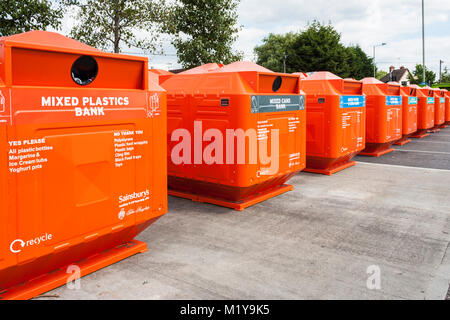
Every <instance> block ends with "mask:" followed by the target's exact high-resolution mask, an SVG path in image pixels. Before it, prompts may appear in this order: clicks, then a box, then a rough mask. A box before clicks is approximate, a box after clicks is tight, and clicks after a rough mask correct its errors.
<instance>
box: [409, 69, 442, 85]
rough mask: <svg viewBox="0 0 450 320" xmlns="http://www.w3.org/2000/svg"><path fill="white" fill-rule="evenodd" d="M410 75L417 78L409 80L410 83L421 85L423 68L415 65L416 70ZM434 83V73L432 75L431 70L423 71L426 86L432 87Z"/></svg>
mask: <svg viewBox="0 0 450 320" xmlns="http://www.w3.org/2000/svg"><path fill="white" fill-rule="evenodd" d="M412 74H413V75H414V76H415V77H416V78H417V79H414V78H411V77H410V79H409V80H410V81H411V83H413V84H422V83H423V82H424V81H423V66H422V65H421V64H417V65H416V68H415V69H414V71H413V72H412ZM435 81H436V73H434V72H433V71H432V70H427V69H425V82H426V83H427V84H428V85H433V83H434V82H435Z"/></svg>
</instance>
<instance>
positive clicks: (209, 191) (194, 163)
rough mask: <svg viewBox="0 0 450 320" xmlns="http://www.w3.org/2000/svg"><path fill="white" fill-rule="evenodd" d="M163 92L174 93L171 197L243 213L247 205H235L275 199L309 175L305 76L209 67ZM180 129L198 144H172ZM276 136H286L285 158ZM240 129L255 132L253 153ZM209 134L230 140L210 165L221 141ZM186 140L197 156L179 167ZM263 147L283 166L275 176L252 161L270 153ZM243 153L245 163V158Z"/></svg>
mask: <svg viewBox="0 0 450 320" xmlns="http://www.w3.org/2000/svg"><path fill="white" fill-rule="evenodd" d="M277 79H278V80H277ZM280 79H281V83H280V87H279V89H278V90H276V92H274V90H273V89H274V88H273V86H274V84H275V82H276V81H279V80H280ZM162 86H163V87H164V88H165V89H166V90H167V94H168V136H167V138H168V145H169V149H168V174H169V179H168V180H169V181H168V183H169V190H170V193H171V194H174V195H178V196H181V197H186V198H189V199H202V201H204V202H209V203H214V204H218V205H223V206H227V207H230V206H231V207H232V208H235V209H237V210H240V209H239V208H241V206H240V207H238V208H236V207H235V205H234V204H232V205H230V203H236V202H240V203H244V204H245V203H247V204H252V203H257V202H260V201H261V199H262V200H265V199H267V198H268V197H272V196H274V195H275V194H276V192H275V191H276V190H278V189H279V188H280V186H282V185H284V184H285V183H286V181H288V180H289V179H290V178H291V177H293V176H294V175H295V174H296V173H297V172H299V171H301V170H303V169H304V168H305V157H306V154H305V153H306V152H305V135H306V122H305V116H306V111H305V110H304V96H300V95H299V77H298V76H293V75H287V74H277V73H273V72H271V71H269V70H267V69H264V68H262V67H260V66H257V65H255V64H253V63H248V62H237V63H233V64H231V65H227V66H222V65H218V64H209V65H205V66H202V67H199V68H195V69H193V70H188V71H186V72H182V73H180V74H177V75H175V76H173V77H170V78H169V79H167V80H166V81H165V82H163V83H162ZM275 89H277V88H275ZM263 101H266V102H267V105H266V104H265V103H266V102H264V103H263ZM272 103H273V105H272ZM266 107H267V108H266ZM180 129H181V131H183V132H185V133H188V134H190V137H189V138H190V139H189V140H184V139H183V140H181V139H174V141H172V140H173V139H172V136H173V135H174V134H176V133H177V132H180ZM272 129H276V130H278V132H279V144H278V147H277V148H279V151H278V152H277V150H276V149H274V148H273V143H275V144H276V142H277V140H275V138H273V137H272V134H271V130H272ZM236 130H242V131H241V133H242V134H243V133H244V132H246V133H247V132H249V136H248V137H247V138H244V141H245V146H243V145H242V144H239V143H238V139H237V138H236V136H234V135H233V134H231V136H230V135H229V133H227V132H230V131H231V133H233V131H234V132H236ZM208 131H210V132H213V133H215V134H217V135H221V137H223V141H222V142H223V144H220V143H219V144H216V146H217V149H215V154H214V157H215V159H213V161H206V159H204V155H205V153H206V152H208V150H210V149H209V148H210V146H211V142H212V141H213V140H212V139H216V138H211V139H209V141H208V139H204V137H205V134H206V132H208ZM251 133H254V134H251ZM241 137H242V136H241ZM225 140H226V141H227V142H229V141H231V142H232V145H228V144H227V143H226V142H225ZM239 140H241V141H242V139H239ZM180 141H182V142H183V143H184V142H185V141H187V142H186V144H185V145H186V146H187V147H188V148H190V151H189V154H187V153H186V154H185V152H183V153H182V156H183V161H180V162H178V163H174V161H173V157H172V156H173V154H174V153H175V150H176V147H177V146H179V145H180V143H181V142H180ZM214 141H216V140H214ZM262 144H266V146H267V149H268V152H267V154H268V155H270V154H272V155H273V156H274V157H275V158H276V161H278V170H276V172H270V171H271V170H268V167H269V166H270V165H268V164H266V163H263V162H264V161H261V160H262V159H261V158H260V157H257V159H255V160H256V161H250V158H253V157H251V155H252V154H259V155H260V154H261V152H262V151H263V150H264V149H263V148H262V147H261V146H262ZM191 151H192V152H191ZM239 153H240V154H241V155H243V156H244V158H245V161H239V160H238V159H237V158H238V157H237V155H238V154H239ZM275 158H274V159H273V160H275ZM241 160H243V159H242V158H241ZM272 163H274V161H272ZM274 192H275V194H274ZM255 197H257V199H256V200H255ZM247 204H245V205H244V206H247Z"/></svg>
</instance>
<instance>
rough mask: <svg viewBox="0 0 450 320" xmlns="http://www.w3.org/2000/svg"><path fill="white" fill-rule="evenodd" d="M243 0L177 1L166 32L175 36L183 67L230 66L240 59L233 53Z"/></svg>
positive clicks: (171, 11) (174, 41) (240, 56)
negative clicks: (218, 64)
mask: <svg viewBox="0 0 450 320" xmlns="http://www.w3.org/2000/svg"><path fill="white" fill-rule="evenodd" d="M239 1H240V0H178V1H176V2H175V4H174V5H173V6H172V7H171V9H170V10H169V16H168V23H167V24H166V28H165V30H166V31H167V32H168V33H169V34H170V35H172V36H173V40H172V44H173V45H174V47H175V48H176V50H177V54H178V61H179V63H181V64H182V65H183V67H184V68H192V67H196V66H199V65H202V64H205V63H211V62H217V63H224V64H228V63H231V62H234V61H236V60H240V59H241V58H242V55H241V54H240V53H236V52H233V50H232V45H233V43H234V42H235V41H236V39H237V33H238V32H239V30H240V27H239V26H238V25H237V20H238V15H237V11H236V10H237V6H238V5H239Z"/></svg>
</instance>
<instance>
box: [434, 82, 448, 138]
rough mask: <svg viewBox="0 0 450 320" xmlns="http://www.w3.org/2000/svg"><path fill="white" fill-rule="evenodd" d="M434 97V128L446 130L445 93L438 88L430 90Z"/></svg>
mask: <svg viewBox="0 0 450 320" xmlns="http://www.w3.org/2000/svg"><path fill="white" fill-rule="evenodd" d="M432 90H433V96H434V128H433V129H440V128H446V127H447V126H446V125H445V92H444V91H443V90H441V89H439V88H435V89H432Z"/></svg>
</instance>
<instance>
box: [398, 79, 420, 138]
mask: <svg viewBox="0 0 450 320" xmlns="http://www.w3.org/2000/svg"><path fill="white" fill-rule="evenodd" d="M400 95H401V96H402V135H403V137H402V138H401V139H400V140H399V141H397V142H396V143H395V144H396V145H399V146H403V145H405V144H407V143H410V142H411V140H410V139H409V138H410V137H411V136H412V135H413V134H414V133H415V132H416V131H417V104H418V102H419V99H418V98H417V96H416V89H414V88H411V87H401V88H400Z"/></svg>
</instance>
